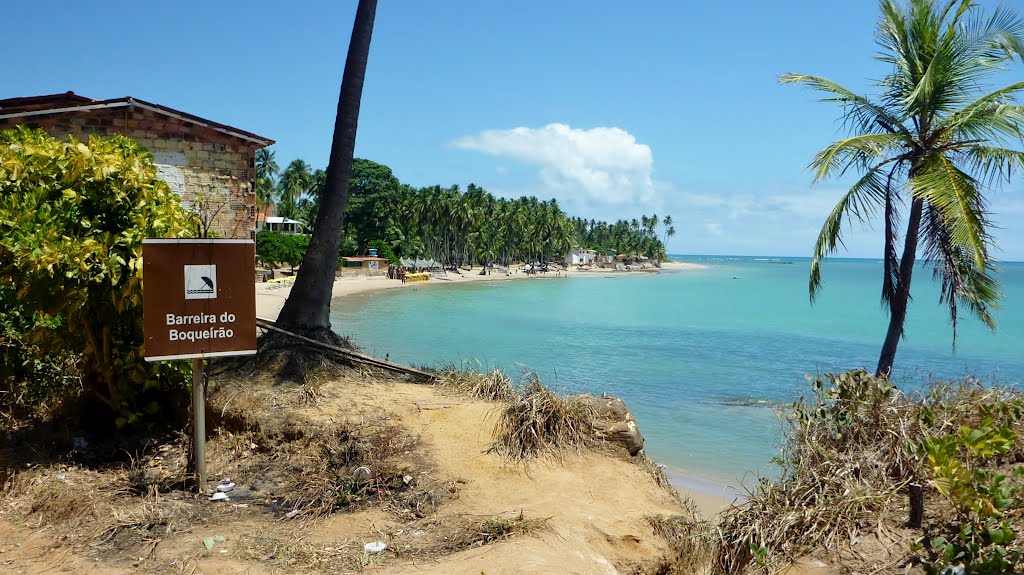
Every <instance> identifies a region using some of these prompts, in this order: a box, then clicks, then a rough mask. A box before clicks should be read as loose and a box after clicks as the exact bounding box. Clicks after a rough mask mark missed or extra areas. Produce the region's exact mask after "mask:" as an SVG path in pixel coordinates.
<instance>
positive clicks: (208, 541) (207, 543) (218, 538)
mask: <svg viewBox="0 0 1024 575" xmlns="http://www.w3.org/2000/svg"><path fill="white" fill-rule="evenodd" d="M223 542H224V536H223V535H214V536H212V537H204V538H203V547H206V550H207V551H211V550H213V546H214V545H216V544H218V543H223Z"/></svg>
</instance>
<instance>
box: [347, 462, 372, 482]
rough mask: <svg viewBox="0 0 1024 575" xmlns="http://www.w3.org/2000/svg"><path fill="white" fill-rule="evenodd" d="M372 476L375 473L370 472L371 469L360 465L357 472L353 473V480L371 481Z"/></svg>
mask: <svg viewBox="0 0 1024 575" xmlns="http://www.w3.org/2000/svg"><path fill="white" fill-rule="evenodd" d="M372 475H373V472H372V471H370V468H369V467H367V466H365V465H360V466H359V467H356V469H355V471H353V472H352V479H355V480H356V481H359V480H360V479H369V478H370V476H372Z"/></svg>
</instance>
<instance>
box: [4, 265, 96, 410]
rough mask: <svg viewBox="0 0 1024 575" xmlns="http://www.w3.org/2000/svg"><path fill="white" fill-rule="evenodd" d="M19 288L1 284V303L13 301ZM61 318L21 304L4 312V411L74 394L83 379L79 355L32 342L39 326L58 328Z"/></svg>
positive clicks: (34, 407)
mask: <svg viewBox="0 0 1024 575" xmlns="http://www.w3.org/2000/svg"><path fill="white" fill-rule="evenodd" d="M14 291H15V287H14V286H13V285H0V302H7V301H10V298H11V297H13V295H14V293H13V292H14ZM59 327H60V321H59V318H54V317H51V316H44V315H41V314H39V313H38V312H28V311H27V310H24V309H22V308H19V307H6V306H5V307H4V309H3V310H2V311H0V412H14V411H19V412H21V411H29V412H30V411H32V410H34V409H36V408H38V407H41V406H43V405H45V404H47V403H48V402H50V401H51V400H54V399H59V398H60V397H63V396H66V395H70V394H72V393H74V392H75V391H76V390H77V389H78V387H79V382H80V377H79V376H78V369H77V365H76V364H77V357H76V356H75V354H73V353H61V352H59V351H56V350H52V351H51V352H50V353H47V352H46V351H44V350H43V349H40V347H39V346H38V345H34V344H32V343H29V342H28V341H27V340H26V339H25V334H26V333H28V332H31V331H32V330H35V329H57V328H59Z"/></svg>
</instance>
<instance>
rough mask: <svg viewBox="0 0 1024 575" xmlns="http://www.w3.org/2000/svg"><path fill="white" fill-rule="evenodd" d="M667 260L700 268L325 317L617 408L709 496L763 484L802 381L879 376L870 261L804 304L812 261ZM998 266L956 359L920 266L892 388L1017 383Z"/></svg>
mask: <svg viewBox="0 0 1024 575" xmlns="http://www.w3.org/2000/svg"><path fill="white" fill-rule="evenodd" d="M670 257H671V259H672V260H673V261H679V262H685V263H696V264H701V265H703V266H705V267H704V268H702V269H692V270H665V271H663V272H662V273H659V274H643V273H634V274H601V273H595V274H593V275H592V276H588V277H579V276H574V277H571V278H568V279H557V280H555V279H544V280H539V281H512V282H479V283H467V284H462V285H451V286H446V287H440V286H424V287H412V288H406V289H401V290H385V291H381V292H370V293H367V294H360V295H355V296H348V297H345V298H342V299H339V300H336V301H335V302H334V304H333V305H332V315H331V320H332V323H333V325H334V327H335V330H336V331H338V332H339V333H341V334H343V335H348V336H352V337H353V339H354V341H355V342H356V343H357V345H359V346H360V347H361V348H362V349H363V350H365V351H366V352H368V353H371V354H373V355H377V356H380V357H383V356H384V355H385V354H387V355H389V356H390V358H391V359H392V360H393V361H398V362H401V363H408V364H413V365H425V366H428V367H437V366H440V365H444V364H455V365H460V366H466V367H473V368H478V369H494V368H501V369H504V370H506V371H508V372H510V374H511V375H513V377H515V376H516V375H517V372H519V371H521V370H531V371H535V372H536V373H537V374H538V375H539V376H540V377H541V379H542V380H543V381H544V382H545V384H547V385H548V386H550V387H552V388H553V389H555V390H557V391H559V392H563V393H594V394H602V393H608V394H611V395H616V396H618V397H621V398H622V399H623V400H625V401H626V404H627V405H628V406H629V407H630V409H632V410H633V412H634V414H635V415H636V418H637V421H638V424H639V426H640V430H641V431H642V432H643V434H644V436H645V438H646V444H645V449H646V451H647V453H648V454H649V455H650V456H651V457H653V458H654V459H655V460H657V461H658V462H659V463H662V464H664V465H666V466H668V467H669V468H670V469H671V470H673V471H674V472H676V474H677V475H678V476H684V477H691V478H693V482H694V483H695V484H697V487H698V488H702V487H705V488H703V489H702V490H704V491H708V489H706V486H707V485H731V486H736V485H738V484H739V483H741V482H748V483H749V482H750V481H752V480H753V477H754V476H755V475H756V474H766V475H773V474H774V468H773V466H772V465H771V460H772V458H773V457H775V456H776V455H778V452H779V448H780V447H781V437H782V435H781V423H780V417H779V414H780V413H781V411H782V408H784V407H785V406H787V405H789V404H791V403H792V402H793V401H795V400H797V399H798V398H800V397H801V396H805V395H808V394H809V392H810V386H809V384H808V381H807V378H813V377H816V376H818V375H820V374H822V373H824V372H835V371H845V370H847V369H856V368H865V369H868V370H873V369H874V367H875V364H876V363H877V359H878V353H879V351H880V348H881V343H882V339H883V338H884V335H885V329H886V326H887V322H888V317H887V315H886V314H885V312H884V310H883V308H882V306H881V301H880V293H881V279H882V276H881V269H882V268H881V259H878V258H831V259H829V260H827V261H826V262H825V263H824V265H823V270H822V274H823V279H824V288H823V291H822V292H821V294H820V296H819V298H818V300H817V302H816V303H815V304H814V305H813V306H812V305H811V303H810V300H809V297H808V294H807V272H808V270H809V265H810V258H802V257H784V256H779V257H772V256H719V255H704V256H692V255H678V254H677V255H671V256H670ZM999 267H1000V270H1001V271H1000V273H999V275H998V278H999V280H1000V281H1001V283H1002V284H1003V289H1004V292H1003V293H1004V299H1003V306H1002V308H1001V309H1000V310H998V311H997V312H996V314H995V316H996V321H997V323H998V329H997V330H996V331H995V332H994V333H993V332H990V331H989V330H988V329H987V328H986V327H985V326H984V325H983V324H982V323H981V322H980V321H978V320H976V319H974V318H967V317H965V318H962V319H961V320H960V323H959V330H958V335H957V339H956V347H955V348H954V346H953V334H952V329H951V327H950V324H949V318H948V311H947V310H946V309H945V308H943V307H940V306H939V303H938V293H939V292H938V285H937V284H936V282H935V281H934V280H933V279H932V274H931V270H930V269H928V268H925V267H923V266H919V267H918V268H917V269H916V270H915V280H914V284H913V286H912V295H913V297H914V300H913V302H912V304H911V307H910V310H909V312H908V319H907V325H906V338H905V339H904V341H903V342H901V344H900V348H899V351H898V353H897V356H896V363H895V369H894V372H893V381H894V382H895V383H896V384H897V385H899V386H900V387H901V388H903V389H904V390H907V391H913V390H915V389H919V388H921V387H922V386H924V385H925V384H927V383H928V382H930V381H935V380H951V379H963V378H965V377H968V376H972V377H977V378H978V379H979V380H980V381H982V382H983V383H986V384H996V385H1009V386H1020V385H1021V383H1022V382H1024V357H1021V355H1022V354H1021V353H1020V349H1021V348H1022V344H1024V263H1019V262H1001V263H1000V264H999Z"/></svg>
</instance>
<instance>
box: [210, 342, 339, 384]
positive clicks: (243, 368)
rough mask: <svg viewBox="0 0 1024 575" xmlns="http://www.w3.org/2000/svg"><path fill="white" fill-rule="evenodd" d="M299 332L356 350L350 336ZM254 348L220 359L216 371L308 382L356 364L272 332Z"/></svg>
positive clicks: (328, 343) (333, 344)
mask: <svg viewBox="0 0 1024 575" xmlns="http://www.w3.org/2000/svg"><path fill="white" fill-rule="evenodd" d="M300 335H302V336H304V337H307V338H309V339H313V340H316V341H319V342H322V343H325V344H327V345H331V346H335V347H340V348H342V349H348V350H354V349H356V347H355V345H353V343H352V341H351V340H350V339H349V338H347V337H342V336H340V335H338V334H336V333H334V332H333V331H331V330H329V329H313V330H304V331H302V332H300ZM256 349H257V351H256V355H253V356H245V357H241V358H237V359H233V360H227V361H219V362H218V364H219V365H218V370H217V371H227V370H237V371H238V372H239V373H241V374H243V375H252V374H255V373H270V374H273V375H275V376H276V377H277V379H278V380H279V381H288V382H293V383H300V384H307V383H311V379H312V378H319V377H320V376H324V375H326V376H334V375H339V374H341V373H342V372H343V371H345V370H346V369H352V368H355V367H356V365H355V364H354V363H353V362H350V361H348V360H346V359H345V358H343V357H341V356H339V355H338V354H335V353H331V352H329V351H326V350H322V349H318V348H316V347H314V346H312V345H309V344H307V343H305V342H302V341H300V340H297V339H295V338H293V337H290V336H288V335H285V334H282V333H275V332H271V331H268V332H266V333H264V334H263V335H261V336H260V337H259V339H258V340H257V344H256Z"/></svg>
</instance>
